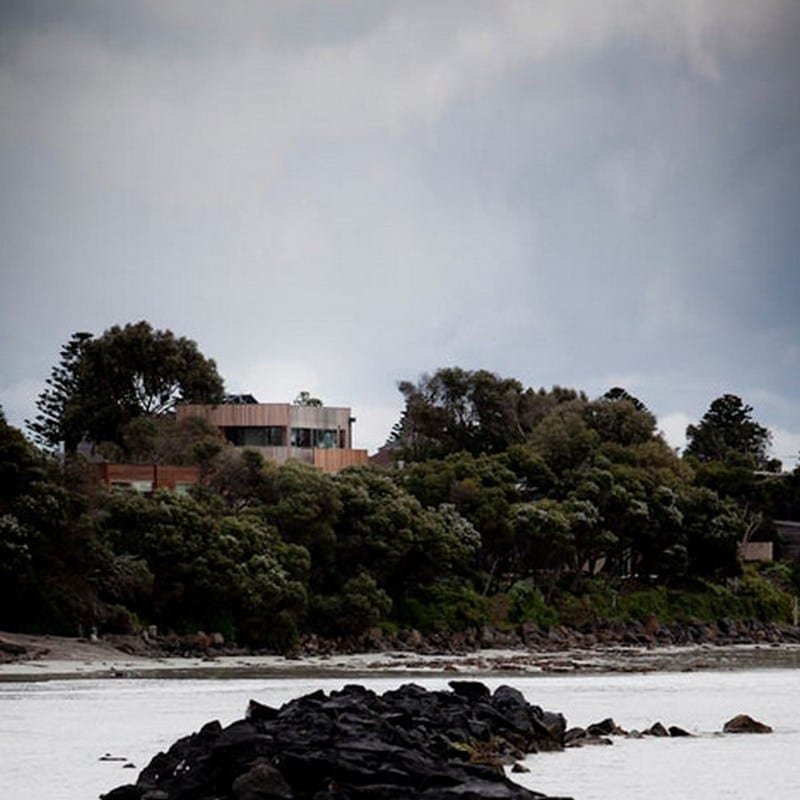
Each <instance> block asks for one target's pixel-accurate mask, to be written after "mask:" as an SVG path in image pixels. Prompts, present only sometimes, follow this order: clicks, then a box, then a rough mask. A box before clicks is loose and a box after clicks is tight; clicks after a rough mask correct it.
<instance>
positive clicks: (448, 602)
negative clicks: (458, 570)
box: [396, 581, 489, 633]
mask: <svg viewBox="0 0 800 800" xmlns="http://www.w3.org/2000/svg"><path fill="white" fill-rule="evenodd" d="M396 618H397V619H398V621H399V622H400V623H401V624H403V625H405V626H407V627H409V628H416V629H417V630H419V631H422V632H423V633H432V632H433V631H447V630H451V631H463V630H466V629H467V628H476V627H482V626H484V625H486V624H487V623H488V621H489V601H488V600H487V599H486V598H485V597H483V596H482V595H480V594H478V593H477V592H476V591H475V590H474V589H472V588H471V587H469V586H467V585H465V584H461V583H456V582H455V581H440V582H438V583H435V584H433V585H431V586H426V587H422V588H420V589H419V590H418V591H417V593H416V594H415V595H414V596H412V597H408V596H407V597H405V598H404V599H403V600H402V601H401V602H400V603H399V604H398V609H397V614H396Z"/></svg>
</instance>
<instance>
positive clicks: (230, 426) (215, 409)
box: [177, 395, 368, 472]
mask: <svg viewBox="0 0 800 800" xmlns="http://www.w3.org/2000/svg"><path fill="white" fill-rule="evenodd" d="M177 416H178V421H180V420H182V419H185V418H187V417H201V418H203V419H205V420H206V421H208V422H210V423H211V424H212V425H215V426H216V427H217V428H219V430H220V432H221V433H222V435H223V436H224V437H225V438H226V439H227V440H228V441H229V442H230V443H231V444H232V445H234V446H236V447H248V448H251V449H254V450H258V451H259V452H260V453H261V454H262V455H263V456H264V457H265V458H268V459H271V460H273V461H276V462H277V463H279V464H282V463H283V462H284V461H288V460H289V459H290V458H294V459H297V460H299V461H304V462H305V463H307V464H311V465H313V466H315V467H319V468H320V469H322V470H324V471H325V472H338V471H339V470H340V469H344V468H345V467H350V466H355V465H359V464H367V463H368V457H367V451H366V450H356V449H354V448H353V423H354V422H355V417H353V416H352V413H351V410H350V409H349V408H344V407H338V408H337V407H333V406H316V405H294V404H292V403H258V402H256V401H255V399H254V398H253V397H252V395H235V396H234V397H229V398H226V402H224V403H222V404H220V405H191V404H186V405H179V406H178V408H177Z"/></svg>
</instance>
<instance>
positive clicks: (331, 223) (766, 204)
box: [0, 0, 800, 446]
mask: <svg viewBox="0 0 800 800" xmlns="http://www.w3.org/2000/svg"><path fill="white" fill-rule="evenodd" d="M2 12H3V23H4V24H3V31H4V32H3V33H2V34H0V164H2V167H0V169H2V173H1V176H2V179H3V191H2V194H0V209H2V215H0V216H1V217H2V219H0V235H2V239H3V242H4V251H3V253H2V256H0V258H1V259H2V261H0V270H2V272H0V279H1V280H2V285H3V292H2V300H0V304H1V305H0V310H2V313H1V314H0V336H2V339H3V342H4V343H6V344H7V346H4V348H3V355H2V357H0V374H2V375H3V376H4V380H3V381H0V383H2V384H3V387H0V389H2V391H0V402H2V403H3V404H4V405H5V406H6V407H7V410H9V409H10V408H11V406H12V405H13V406H14V410H13V418H14V419H15V420H16V421H19V419H20V416H21V414H23V413H28V414H29V413H30V411H29V410H25V411H22V410H20V409H21V405H22V401H21V400H20V398H21V397H22V396H23V395H24V394H25V391H23V390H22V389H20V388H19V387H30V386H31V385H32V384H33V383H35V382H36V381H37V380H39V381H42V380H43V379H44V377H45V376H46V374H47V370H48V368H49V365H50V364H51V363H52V362H53V360H54V358H55V357H56V354H57V351H58V347H59V346H60V344H61V343H62V342H63V341H65V340H66V339H67V338H68V336H69V334H70V333H71V332H72V331H73V330H77V329H85V328H89V329H92V330H96V331H98V332H99V331H100V330H102V329H103V328H105V327H107V326H108V325H111V324H114V323H116V322H124V321H127V320H135V319H139V318H143V317H144V318H148V319H150V320H151V321H152V322H153V324H156V325H159V326H166V327H171V328H173V329H174V330H176V331H179V332H180V333H183V334H187V335H190V336H193V337H194V338H196V339H197V340H198V342H199V343H200V345H201V348H202V349H203V350H204V351H205V352H207V353H208V354H209V355H212V356H214V357H215V358H217V360H218V363H219V365H220V368H221V370H222V372H223V374H225V376H226V378H227V379H228V382H229V383H230V384H231V385H232V386H235V388H237V389H241V390H246V389H248V386H247V385H245V384H246V383H248V382H250V383H255V384H257V385H258V387H259V388H258V393H259V394H262V395H264V396H263V398H262V399H281V398H278V397H274V396H268V395H267V393H269V392H270V387H275V391H280V392H284V393H285V392H286V391H287V387H286V383H287V382H289V381H291V380H296V381H300V380H307V381H309V382H311V381H316V382H318V385H315V386H308V387H299V386H298V387H295V388H296V389H299V388H309V389H310V390H313V391H315V392H316V393H318V394H320V395H321V396H323V397H324V398H325V399H327V400H330V401H333V398H336V401H337V402H349V403H352V404H353V405H354V406H355V407H356V411H357V414H358V415H359V418H360V423H359V424H360V426H361V425H363V430H364V431H368V435H369V437H370V439H369V442H368V444H369V445H370V446H375V445H377V444H379V443H380V438H381V437H380V435H379V434H378V433H376V432H377V431H379V430H380V429H381V428H383V429H384V431H385V432H386V433H388V429H389V427H390V426H391V424H392V422H393V421H394V420H393V419H392V416H393V415H395V414H396V411H397V405H398V395H397V393H396V391H395V388H394V383H395V381H396V380H397V379H399V378H415V377H416V375H417V374H418V373H419V372H421V371H424V370H431V369H435V368H436V367H437V366H440V365H443V364H446V363H460V364H462V365H463V366H467V367H487V368H490V369H495V370H497V371H499V372H502V373H504V374H509V375H514V376H517V377H519V378H521V379H522V380H524V381H526V382H528V383H531V384H533V385H540V384H549V383H553V382H559V383H562V384H572V385H576V386H578V387H586V388H587V389H589V390H590V391H597V392H600V391H603V390H604V389H605V388H607V386H605V385H603V384H604V381H605V380H606V379H607V378H608V379H609V380H610V379H611V378H613V377H614V376H617V377H619V376H620V375H622V376H629V377H630V378H631V380H635V381H636V383H637V385H636V390H637V392H638V393H639V394H640V396H642V398H643V399H644V400H645V401H646V402H648V403H649V404H650V405H651V407H653V409H654V410H656V411H657V412H658V413H659V414H662V415H664V416H665V417H666V416H667V415H670V416H669V419H671V420H675V419H683V416H681V415H688V416H689V417H690V418H691V417H696V416H699V415H700V414H702V412H703V411H704V410H705V407H706V406H707V404H708V402H710V400H711V399H713V397H714V396H715V394H714V393H718V392H721V391H738V392H740V393H742V394H743V395H744V396H746V395H747V393H748V392H750V393H752V394H753V395H754V396H755V395H756V393H759V392H760V393H761V394H758V396H759V398H760V399H759V401H758V406H757V409H756V410H757V412H759V413H761V414H762V415H763V418H764V421H765V422H766V423H767V424H772V425H775V426H780V427H781V428H782V429H783V430H785V431H786V432H787V434H786V436H784V440H785V441H791V435H792V433H791V432H792V431H797V426H798V423H797V420H798V418H800V407H799V406H798V401H797V397H798V389H800V386H799V385H798V380H799V379H798V377H796V376H798V375H800V371H799V370H798V369H797V367H798V366H800V364H798V358H800V355H798V349H797V347H798V341H800V335H799V334H800V330H799V329H798V322H797V315H796V312H795V309H796V306H797V300H798V299H799V298H800V274H798V272H797V270H796V267H795V258H794V254H795V253H796V252H797V246H798V232H797V226H796V224H795V220H796V216H797V208H798V200H800V198H798V183H797V177H796V176H797V174H798V169H797V166H798V157H800V152H798V148H800V135H799V133H800V108H799V106H798V100H797V93H796V86H797V79H798V64H799V63H800V61H799V59H800V56H799V55H798V53H800V47H797V44H798V42H797V38H798V31H800V24H798V23H800V7H798V6H797V5H796V4H794V3H792V2H777V1H776V2H766V3H759V4H730V3H728V2H722V0H718V1H717V2H697V0H681V2H673V3H661V2H655V1H654V2H628V1H625V2H623V1H621V0H620V1H618V2H609V3H596V4H595V3H592V4H586V3H583V2H577V1H576V2H504V3H491V4H488V3H464V2H456V3H442V4H439V3H437V4H429V3H406V2H398V3H372V2H364V3H334V4H327V3H324V4H316V3H290V2H286V3H275V4H273V3H270V4H262V3H244V2H243V3H234V4H230V5H229V4H226V6H225V7H224V8H223V7H221V6H219V5H218V4H216V3H210V2H208V3H205V2H204V3H196V2H169V3H161V2H158V3H156V2H153V3H149V4H147V3H113V4H106V3H102V4H97V5H95V4H86V3H79V4H69V3H39V4H33V5H31V4H18V3H5V4H3V6H2ZM276 371H280V372H282V373H283V374H284V375H283V377H284V378H286V380H283V378H281V377H272V378H270V373H273V374H274V373H275V372H276ZM286 376H289V377H286ZM615 382H618V381H615ZM27 391H28V392H29V390H27ZM751 402H754V401H751ZM359 405H361V406H362V407H363V408H368V409H370V411H369V412H368V414H367V415H366V416H365V414H363V413H360V412H358V406H359ZM10 415H11V414H10ZM787 437H788V438H787Z"/></svg>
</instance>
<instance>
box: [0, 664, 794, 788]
mask: <svg viewBox="0 0 800 800" xmlns="http://www.w3.org/2000/svg"><path fill="white" fill-rule="evenodd" d="M409 680H411V679H410V678H404V677H402V676H393V677H384V678H377V677H367V678H363V679H362V678H358V679H357V678H354V677H349V678H344V679H343V678H325V679H313V678H312V679H307V678H302V679H297V678H293V677H286V678H273V679H267V680H231V679H228V680H194V679H180V680H174V679H172V680H143V679H139V680H70V681H48V682H42V683H6V684H0V798H52V799H53V800H79V799H81V800H82V799H83V798H96V797H98V795H99V794H100V793H101V792H103V791H108V790H109V789H111V788H113V787H114V786H117V785H119V784H121V783H127V782H133V781H135V779H136V776H137V775H138V771H139V769H141V768H142V767H143V766H144V765H145V764H146V763H147V762H148V761H149V759H150V758H151V757H152V756H153V755H155V753H156V752H157V751H159V750H161V749H166V748H167V747H168V746H169V745H170V744H171V743H172V742H173V741H174V740H175V739H177V738H178V737H180V736H183V735H185V734H187V733H190V732H192V731H194V730H197V729H198V728H199V727H200V726H201V725H203V724H204V723H205V722H207V721H208V720H210V719H219V720H220V721H221V722H222V723H223V724H226V723H229V722H232V721H233V720H234V719H237V718H239V717H241V716H242V715H243V713H244V710H245V708H246V706H247V702H248V700H249V699H250V698H251V697H254V698H257V699H258V700H260V701H261V702H264V703H267V704H269V705H280V704H282V703H284V702H286V701H287V700H289V699H291V698H293V697H296V696H298V695H301V694H305V693H307V692H309V691H313V690H315V689H319V688H322V689H325V690H326V691H330V690H332V689H337V688H339V687H341V686H342V685H343V684H345V683H353V682H358V683H363V684H366V685H368V686H370V687H371V688H373V689H375V690H376V691H385V690H386V689H389V688H392V687H396V686H398V685H400V684H401V683H405V682H408V681H409ZM413 680H414V682H415V683H419V684H422V685H424V686H426V687H428V688H443V687H446V685H447V680H448V677H427V676H426V677H416V678H414V679H413ZM482 680H484V682H485V683H487V684H488V685H489V686H490V687H494V686H497V685H499V684H501V683H507V684H510V685H513V686H516V687H517V688H519V689H520V690H521V691H522V692H523V693H524V694H525V695H526V697H527V698H528V699H529V700H530V701H531V702H534V703H537V704H539V705H541V706H543V707H545V708H547V709H550V710H554V711H562V712H563V713H564V714H565V715H566V716H567V719H568V723H569V724H570V725H587V724H588V723H590V722H595V721H597V720H600V719H602V718H604V717H607V716H613V717H614V718H615V719H616V721H617V722H618V723H619V724H621V725H622V726H623V727H625V728H627V729H631V728H645V727H648V726H649V725H651V724H652V723H653V722H654V721H656V720H660V721H662V722H663V723H664V724H666V725H673V724H674V725H679V726H681V727H683V728H686V729H687V730H689V731H690V732H692V733H694V734H697V735H696V736H695V737H693V738H691V739H668V740H664V739H645V740H625V739H616V740H615V744H614V745H613V746H612V747H591V748H584V749H582V750H568V751H566V752H564V753H546V754H540V755H534V756H531V757H529V758H528V759H527V761H526V764H527V766H528V767H529V768H530V769H531V772H530V773H529V774H526V775H519V776H515V779H516V780H518V781H519V782H520V783H523V784H524V785H527V786H530V787H531V788H534V789H537V790H539V791H543V792H549V793H551V794H562V795H571V796H573V797H575V798H576V800H605V799H606V798H608V800H610V799H611V798H614V799H615V800H619V799H622V800H625V799H629V800H633V799H634V798H636V800H639V798H641V797H643V796H650V797H657V798H660V799H661V800H669V799H670V798H681V800H687V798H689V799H690V798H726V799H727V798H732V799H733V800H737V798H762V797H763V798H767V797H768V798H771V800H790V798H791V799H792V800H794V799H795V798H798V797H800V766H798V764H799V763H800V759H798V756H797V754H798V753H800V670H790V669H774V670H743V671H736V672H692V673H650V674H646V675H583V676H581V675H573V676H564V677H544V676H541V677H511V676H503V677H484V678H482ZM738 713H748V714H750V715H751V716H754V717H756V718H757V719H760V720H762V721H764V722H767V723H769V724H770V725H772V726H773V727H774V729H775V732H774V733H772V734H770V735H766V736H752V735H751V736H720V735H718V734H717V733H715V732H718V731H720V730H721V728H722V725H723V723H724V722H725V720H727V719H729V718H730V717H732V716H734V715H735V714H738ZM105 753H109V754H111V755H112V756H118V757H125V758H126V759H128V762H132V763H134V764H135V765H136V767H137V768H136V769H127V768H124V766H123V764H124V763H126V762H120V761H99V760H98V759H99V758H100V757H101V756H103V755H104V754H105Z"/></svg>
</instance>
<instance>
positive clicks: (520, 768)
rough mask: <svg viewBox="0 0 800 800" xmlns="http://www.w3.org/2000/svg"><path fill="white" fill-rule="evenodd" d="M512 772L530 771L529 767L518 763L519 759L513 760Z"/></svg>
mask: <svg viewBox="0 0 800 800" xmlns="http://www.w3.org/2000/svg"><path fill="white" fill-rule="evenodd" d="M511 771H512V772H516V773H520V772H530V769H528V767H526V766H525V765H524V764H520V763H519V761H516V762H514V766H513V767H511Z"/></svg>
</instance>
